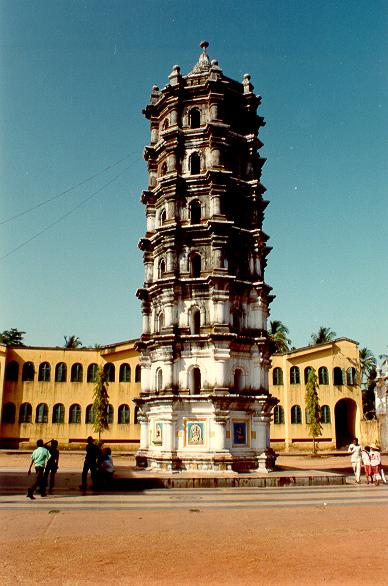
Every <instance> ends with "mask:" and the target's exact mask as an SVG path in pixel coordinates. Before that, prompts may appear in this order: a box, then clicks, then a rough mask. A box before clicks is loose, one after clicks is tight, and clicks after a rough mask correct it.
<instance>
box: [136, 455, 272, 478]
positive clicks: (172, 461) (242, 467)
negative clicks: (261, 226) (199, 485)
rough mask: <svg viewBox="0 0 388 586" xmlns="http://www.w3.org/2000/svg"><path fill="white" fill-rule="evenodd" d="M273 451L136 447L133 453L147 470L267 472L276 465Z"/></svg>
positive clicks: (140, 465) (139, 463)
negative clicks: (240, 453)
mask: <svg viewBox="0 0 388 586" xmlns="http://www.w3.org/2000/svg"><path fill="white" fill-rule="evenodd" d="M275 461H276V454H275V452H274V451H273V450H272V449H268V450H266V451H265V452H262V453H260V454H255V455H251V454H249V455H245V456H238V457H236V456H234V455H232V454H230V452H227V451H225V452H214V453H213V454H209V453H206V454H203V455H200V454H195V455H192V454H187V453H179V452H168V453H165V454H160V453H155V452H151V451H148V450H144V451H142V450H139V451H138V452H137V454H136V466H137V467H138V468H141V469H144V470H147V471H161V472H163V471H166V472H186V471H193V472H197V471H200V472H205V473H209V474H211V473H212V472H239V473H244V472H254V471H260V472H264V473H269V472H272V471H274V469H275Z"/></svg>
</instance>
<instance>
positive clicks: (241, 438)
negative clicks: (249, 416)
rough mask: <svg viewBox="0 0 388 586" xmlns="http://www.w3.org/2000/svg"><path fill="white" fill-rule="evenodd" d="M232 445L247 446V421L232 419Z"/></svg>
mask: <svg viewBox="0 0 388 586" xmlns="http://www.w3.org/2000/svg"><path fill="white" fill-rule="evenodd" d="M233 446H236V447H246V446H248V434H247V422H246V421H233Z"/></svg>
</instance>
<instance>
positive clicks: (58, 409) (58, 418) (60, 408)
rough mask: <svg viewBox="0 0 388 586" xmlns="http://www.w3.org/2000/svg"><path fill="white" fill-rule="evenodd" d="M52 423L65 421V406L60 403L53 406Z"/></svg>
mask: <svg viewBox="0 0 388 586" xmlns="http://www.w3.org/2000/svg"><path fill="white" fill-rule="evenodd" d="M53 423H65V406H64V405H62V403H57V404H56V405H54V407H53Z"/></svg>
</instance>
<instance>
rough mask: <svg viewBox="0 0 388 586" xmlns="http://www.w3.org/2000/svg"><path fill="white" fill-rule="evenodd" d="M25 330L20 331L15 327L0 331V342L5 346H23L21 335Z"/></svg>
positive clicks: (22, 335)
mask: <svg viewBox="0 0 388 586" xmlns="http://www.w3.org/2000/svg"><path fill="white" fill-rule="evenodd" d="M25 333H26V332H22V331H21V330H18V329H17V328H11V329H10V330H4V331H3V332H1V333H0V342H1V343H2V344H6V345H7V346H24V344H23V337H24V334H25Z"/></svg>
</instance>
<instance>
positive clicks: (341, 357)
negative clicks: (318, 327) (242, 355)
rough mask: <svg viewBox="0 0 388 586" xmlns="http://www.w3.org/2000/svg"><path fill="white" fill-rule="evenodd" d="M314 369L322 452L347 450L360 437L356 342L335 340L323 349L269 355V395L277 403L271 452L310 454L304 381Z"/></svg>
mask: <svg viewBox="0 0 388 586" xmlns="http://www.w3.org/2000/svg"><path fill="white" fill-rule="evenodd" d="M311 368H314V369H315V371H316V373H317V376H318V382H319V389H318V395H319V403H320V405H321V423H322V428H323V429H322V435H321V436H320V437H319V438H318V442H319V445H320V448H321V449H328V448H329V449H335V448H340V447H342V446H344V445H347V444H349V443H350V442H351V440H352V438H353V437H354V436H357V437H359V438H360V436H361V431H360V429H361V426H360V421H361V418H362V397H361V389H360V360H359V350H358V345H357V342H354V341H353V340H349V339H347V338H339V339H337V340H334V341H333V342H329V343H326V344H318V345H316V346H307V347H306V348H298V349H296V350H293V351H290V352H287V353H285V354H275V355H274V356H272V367H271V370H270V392H271V393H272V395H274V396H275V397H277V398H278V399H279V403H278V405H277V406H276V407H275V409H274V414H273V422H272V425H271V447H273V448H274V449H275V450H279V449H286V450H289V449H292V448H297V449H310V450H311V444H312V438H311V436H310V435H309V429H308V426H307V424H306V402H305V393H306V382H307V378H308V373H309V370H310V369H311Z"/></svg>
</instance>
